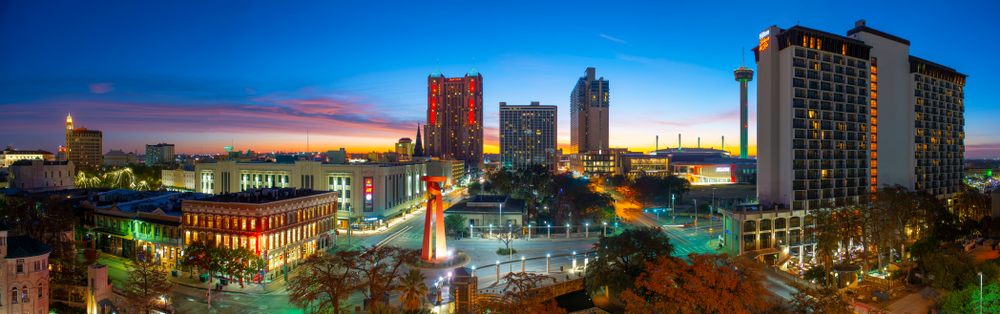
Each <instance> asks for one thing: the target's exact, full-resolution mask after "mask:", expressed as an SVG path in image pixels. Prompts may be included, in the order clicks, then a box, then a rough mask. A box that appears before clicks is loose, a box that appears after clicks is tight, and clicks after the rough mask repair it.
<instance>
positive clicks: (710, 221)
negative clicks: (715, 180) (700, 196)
mask: <svg viewBox="0 0 1000 314" xmlns="http://www.w3.org/2000/svg"><path fill="white" fill-rule="evenodd" d="M713 211H715V188H712V207H711V208H709V209H708V223H709V224H711V223H712V212H713Z"/></svg>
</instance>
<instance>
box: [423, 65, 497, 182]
mask: <svg viewBox="0 0 1000 314" xmlns="http://www.w3.org/2000/svg"><path fill="white" fill-rule="evenodd" d="M424 135H425V136H427V141H426V147H425V150H424V152H423V153H424V155H426V156H431V157H438V158H441V159H452V160H462V161H465V163H466V164H467V165H470V166H475V167H478V165H479V164H481V163H482V162H483V76H482V75H481V74H479V71H477V70H476V68H475V67H473V68H472V70H469V73H466V74H465V76H463V77H455V78H447V77H444V75H442V74H441V71H439V70H434V73H431V75H429V76H427V125H425V126H424Z"/></svg>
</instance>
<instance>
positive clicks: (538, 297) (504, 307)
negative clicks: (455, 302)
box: [473, 272, 566, 314]
mask: <svg viewBox="0 0 1000 314" xmlns="http://www.w3.org/2000/svg"><path fill="white" fill-rule="evenodd" d="M549 280H551V281H552V283H555V282H556V279H555V278H553V277H550V276H545V275H539V274H535V273H526V272H515V273H508V274H507V275H504V276H503V281H504V282H506V283H507V284H506V286H504V294H503V296H502V297H501V298H499V299H481V300H480V301H479V303H478V304H477V308H476V309H475V310H474V311H473V312H475V313H540V314H560V313H566V310H564V309H562V308H560V307H559V306H558V305H557V304H556V302H555V299H554V297H555V296H554V295H553V293H552V292H551V291H549V290H548V289H538V288H539V287H541V285H542V283H544V282H546V281H549Z"/></svg>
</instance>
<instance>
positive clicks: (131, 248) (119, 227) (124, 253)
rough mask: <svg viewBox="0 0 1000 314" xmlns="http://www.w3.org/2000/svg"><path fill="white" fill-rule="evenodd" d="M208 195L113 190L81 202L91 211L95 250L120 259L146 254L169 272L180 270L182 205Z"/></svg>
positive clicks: (90, 218)
mask: <svg viewBox="0 0 1000 314" xmlns="http://www.w3.org/2000/svg"><path fill="white" fill-rule="evenodd" d="M210 196H211V195H208V194H199V193H190V192H188V193H184V192H173V191H133V190H111V191H107V192H103V193H100V194H96V195H92V196H90V197H88V198H87V200H85V201H82V202H80V205H81V207H83V208H85V209H87V210H89V213H88V214H89V215H91V216H92V217H89V219H88V221H92V222H93V224H94V228H93V229H91V230H92V232H93V233H92V234H91V235H90V236H91V237H90V238H91V239H94V241H93V242H92V243H93V246H94V247H93V248H94V249H96V250H98V251H100V252H102V253H104V254H110V255H114V256H119V257H125V258H133V257H135V256H136V254H137V253H138V252H146V253H147V254H148V255H145V256H153V257H154V258H156V259H157V260H159V261H160V262H161V263H162V264H163V266H165V267H167V268H177V267H178V266H177V265H178V263H179V260H178V258H180V256H181V250H182V249H183V246H182V244H183V243H182V242H181V229H180V228H181V210H182V207H181V204H182V202H183V201H185V200H197V199H205V198H208V197H210Z"/></svg>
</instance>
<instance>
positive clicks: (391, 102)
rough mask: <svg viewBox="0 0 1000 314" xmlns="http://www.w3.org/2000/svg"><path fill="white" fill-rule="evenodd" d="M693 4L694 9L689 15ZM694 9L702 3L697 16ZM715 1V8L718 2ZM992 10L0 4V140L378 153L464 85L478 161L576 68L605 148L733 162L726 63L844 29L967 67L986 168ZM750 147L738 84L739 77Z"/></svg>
mask: <svg viewBox="0 0 1000 314" xmlns="http://www.w3.org/2000/svg"><path fill="white" fill-rule="evenodd" d="M692 2H694V3H692ZM701 3H704V4H701ZM723 7H725V10H722V8H723ZM996 12H1000V5H998V4H997V2H996V1H975V2H970V3H968V4H966V3H964V2H941V1H933V2H927V3H926V4H921V3H919V1H906V2H898V3H890V4H882V2H881V1H878V2H875V1H871V2H868V1H860V2H859V1H855V2H842V3H839V4H836V5H834V3H832V2H822V1H819V2H817V1H811V2H810V1H797V2H793V4H792V3H789V4H782V3H776V2H761V1H741V2H736V3H733V4H722V3H719V2H716V1H705V2H700V1H690V2H688V1H682V2H673V1H655V2H652V1H651V2H648V3H625V2H623V1H597V2H589V3H588V2H583V1H573V2H564V3H558V4H556V3H550V2H548V1H526V2H515V1H502V2H490V1H462V2H454V3H446V2H439V1H405V2H399V3H392V2H386V1H322V2H321V3H318V4H313V5H290V4H286V1H268V2H252V1H236V2H231V3H224V4H223V3H219V2H216V1H195V2H186V1H155V2H153V1H121V2H103V1H80V2H73V3H65V2H47V1H3V2H2V3H0V47H3V48H2V49H0V142H2V143H0V144H2V145H3V146H7V145H12V146H14V147H15V148H18V149H43V150H48V151H52V152H54V151H55V150H56V149H57V147H58V146H60V145H64V142H65V133H64V131H63V126H64V122H65V118H66V114H67V113H72V115H73V119H74V121H75V122H76V126H78V127H79V126H84V127H87V128H89V129H97V130H101V131H103V132H104V152H105V153H106V152H107V151H108V150H110V149H123V150H126V151H133V150H139V151H140V153H144V152H143V150H144V145H145V144H155V143H161V142H163V143H173V144H175V145H176V147H177V152H178V153H184V154H194V153H217V152H221V151H223V146H228V145H230V143H233V144H234V145H235V146H236V149H237V150H244V151H245V150H255V151H267V152H269V151H275V150H284V151H302V150H305V149H306V132H307V131H308V132H309V134H310V136H309V148H310V149H311V150H313V151H326V150H335V149H338V148H340V147H344V148H346V149H347V150H348V151H349V152H356V153H360V152H368V151H373V150H375V151H387V150H389V149H391V148H392V146H391V145H392V143H395V142H396V141H397V140H398V139H399V138H401V137H410V138H413V137H414V136H415V135H416V134H415V133H416V130H417V124H418V123H420V124H423V123H424V120H425V118H426V112H425V111H426V106H427V95H426V82H427V76H428V75H429V74H430V73H431V72H433V71H434V70H435V67H436V60H439V63H440V70H441V72H443V73H444V75H445V76H456V77H457V76H462V75H464V74H465V73H466V72H468V71H469V69H471V68H472V67H473V58H475V67H476V69H477V70H478V71H479V72H480V73H481V74H482V75H483V82H484V88H483V92H484V103H485V105H486V108H485V110H484V111H485V113H484V116H483V120H484V124H485V126H486V130H485V139H486V148H485V151H486V152H487V153H496V152H497V151H498V147H497V143H498V141H497V137H498V131H497V129H498V125H499V121H498V117H497V112H498V111H499V107H498V103H499V102H501V101H505V102H507V103H508V104H513V105H527V104H528V103H529V102H530V101H540V102H541V104H542V105H557V106H559V131H560V132H559V142H560V146H561V147H564V148H568V146H569V141H570V138H569V108H568V104H569V98H570V91H571V90H572V88H573V86H574V84H575V82H576V80H577V79H578V78H579V77H580V76H581V75H583V72H584V70H585V69H586V68H587V67H596V68H597V75H598V76H599V77H604V78H605V79H607V80H610V81H611V94H610V101H611V108H610V121H611V125H610V130H611V146H615V147H628V148H630V149H631V150H633V151H648V150H650V149H652V147H653V145H654V137H655V136H656V135H659V136H660V141H661V143H663V144H661V147H662V146H663V145H667V146H671V147H673V146H676V145H677V134H678V133H683V134H684V146H688V147H690V146H694V145H695V142H696V138H697V137H701V142H702V146H703V147H720V145H721V143H720V138H721V137H722V136H725V137H726V146H727V149H729V150H731V151H736V152H737V153H738V150H739V148H738V144H739V143H738V141H739V104H738V103H739V94H738V91H739V86H738V83H737V82H736V81H735V80H734V79H733V70H734V69H736V68H737V67H739V66H740V64H741V58H742V52H743V51H746V58H747V59H746V60H747V61H746V62H747V66H749V67H751V68H753V69H755V70H756V66H755V65H754V62H753V53H752V52H750V49H751V48H753V47H754V46H756V44H757V40H758V37H757V34H758V33H759V32H760V31H762V30H764V29H765V28H766V27H768V26H771V25H777V26H778V27H781V28H788V27H792V26H795V25H796V24H797V23H798V24H800V25H802V26H805V27H809V28H813V29H817V30H822V31H827V32H831V33H835V34H841V35H846V32H847V30H849V29H851V28H853V27H854V22H855V21H857V20H859V19H865V20H867V22H868V24H867V25H868V26H869V27H871V28H874V29H877V30H881V31H884V32H886V33H889V34H893V35H896V36H899V37H902V38H905V39H908V40H910V41H911V46H910V54H911V55H914V56H917V57H920V58H923V59H927V60H930V61H933V62H937V63H939V64H942V65H945V66H949V67H952V68H954V69H956V70H958V71H959V72H961V73H964V74H967V75H969V78H968V81H967V83H968V84H967V85H966V90H965V91H966V98H965V103H966V112H965V117H966V128H965V131H966V152H967V153H966V157H1000V128H998V126H997V122H996V118H997V117H998V116H1000V106H998V102H1000V101H998V100H997V97H992V96H989V95H995V93H996V90H995V89H993V88H990V87H988V86H989V83H988V82H990V81H992V80H994V79H995V75H996V73H997V72H998V70H1000V68H998V66H997V64H998V63H997V62H996V61H995V60H996V52H997V51H1000V40H998V39H997V38H998V37H997V31H1000V23H998V19H997V18H996V16H995V15H996ZM750 90H751V93H750V110H751V111H750V117H751V119H750V145H751V155H753V154H754V153H755V149H754V147H753V146H754V143H755V134H756V132H755V128H756V119H755V116H756V93H755V91H756V82H751V85H750Z"/></svg>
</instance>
